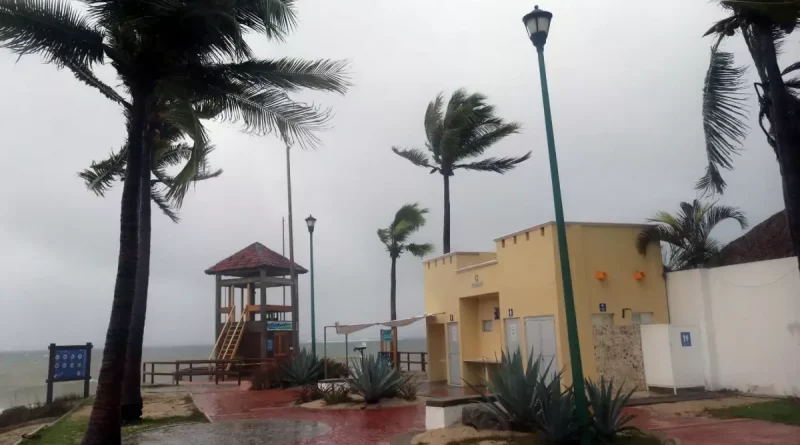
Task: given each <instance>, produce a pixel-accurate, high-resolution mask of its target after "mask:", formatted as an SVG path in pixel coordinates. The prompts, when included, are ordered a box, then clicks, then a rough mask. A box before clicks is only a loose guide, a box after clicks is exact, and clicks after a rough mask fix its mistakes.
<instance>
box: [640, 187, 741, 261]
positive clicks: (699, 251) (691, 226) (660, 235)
mask: <svg viewBox="0 0 800 445" xmlns="http://www.w3.org/2000/svg"><path fill="white" fill-rule="evenodd" d="M680 208H681V209H680V211H678V213H676V214H675V215H673V214H671V213H669V212H658V213H656V214H655V215H654V216H653V217H652V218H649V219H648V220H647V221H648V222H653V223H656V225H654V226H650V227H648V228H646V229H644V230H643V231H642V232H641V233H640V234H639V237H638V238H637V239H636V249H637V250H638V251H639V253H640V254H642V255H645V254H646V253H647V246H648V245H649V244H650V243H654V242H658V243H665V244H666V245H667V251H666V252H665V261H664V262H665V263H666V264H665V265H666V266H667V267H668V268H669V269H670V270H683V269H694V268H697V267H703V266H706V265H708V263H709V261H710V260H711V259H713V258H714V257H715V256H717V254H719V252H720V250H721V249H722V247H723V246H722V245H721V244H720V243H719V241H717V240H715V239H713V238H711V231H712V230H714V227H716V226H717V224H719V223H721V222H722V221H725V220H727V219H733V220H735V221H736V222H738V223H739V226H740V227H741V228H742V230H744V229H746V228H747V218H746V217H745V216H744V213H742V211H741V210H739V209H738V208H737V207H729V206H724V205H717V204H715V203H711V204H702V203H701V202H700V201H698V200H696V199H695V200H694V201H692V203H688V202H681V205H680Z"/></svg>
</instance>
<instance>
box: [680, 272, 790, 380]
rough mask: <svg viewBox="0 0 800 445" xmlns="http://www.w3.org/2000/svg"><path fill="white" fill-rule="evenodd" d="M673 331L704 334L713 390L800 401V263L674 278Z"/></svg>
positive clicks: (707, 374) (706, 369)
mask: <svg viewBox="0 0 800 445" xmlns="http://www.w3.org/2000/svg"><path fill="white" fill-rule="evenodd" d="M667 298H668V301H669V313H670V323H673V324H676V325H692V326H698V327H699V328H700V335H701V337H702V344H703V345H704V348H705V360H704V362H705V363H704V373H705V384H706V388H708V389H712V390H716V389H723V388H726V389H736V390H739V391H746V392H752V393H754V394H764V395H779V396H780V395H788V394H794V395H800V272H798V267H797V257H791V258H784V259H780V260H771V261H760V262H756V263H747V264H739V265H735V266H726V267H718V268H713V269H695V270H687V271H681V272H670V273H668V274H667Z"/></svg>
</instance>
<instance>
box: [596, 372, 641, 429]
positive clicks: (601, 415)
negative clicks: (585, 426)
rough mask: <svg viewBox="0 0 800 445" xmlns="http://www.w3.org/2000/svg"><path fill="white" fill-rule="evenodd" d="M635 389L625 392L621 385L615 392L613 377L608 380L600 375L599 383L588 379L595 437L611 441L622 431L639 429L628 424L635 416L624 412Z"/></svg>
mask: <svg viewBox="0 0 800 445" xmlns="http://www.w3.org/2000/svg"><path fill="white" fill-rule="evenodd" d="M633 391H634V390H630V391H629V392H627V393H623V392H622V388H621V387H620V388H617V391H616V392H614V381H613V379H608V380H606V379H605V377H600V383H599V384H596V383H595V382H593V381H591V380H588V379H587V380H586V397H587V398H588V399H589V406H590V407H591V409H592V419H591V422H592V433H593V435H594V437H595V438H597V439H598V440H600V441H602V442H605V443H610V442H613V441H614V439H615V438H616V437H617V436H618V435H619V434H620V433H625V432H631V431H638V429H637V428H636V427H634V426H630V425H627V424H628V422H630V421H631V420H633V418H634V416H633V415H631V414H624V413H623V412H622V410H623V408H625V405H626V404H627V403H628V400H630V398H631V396H632V395H633Z"/></svg>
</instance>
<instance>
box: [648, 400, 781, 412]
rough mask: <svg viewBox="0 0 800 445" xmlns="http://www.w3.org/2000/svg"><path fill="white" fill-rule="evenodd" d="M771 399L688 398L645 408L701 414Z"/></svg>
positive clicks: (656, 410)
mask: <svg viewBox="0 0 800 445" xmlns="http://www.w3.org/2000/svg"><path fill="white" fill-rule="evenodd" d="M769 400H771V399H767V398H763V397H743V396H732V397H723V398H720V399H707V400H690V401H687V402H677V403H661V404H658V405H648V406H644V407H642V408H647V409H649V410H651V411H655V412H657V413H659V414H665V415H672V416H701V415H703V412H704V411H705V410H707V409H717V408H729V407H731V406H740V405H750V404H752V403H761V402H767V401H769Z"/></svg>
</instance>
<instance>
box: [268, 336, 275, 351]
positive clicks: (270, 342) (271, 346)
mask: <svg viewBox="0 0 800 445" xmlns="http://www.w3.org/2000/svg"><path fill="white" fill-rule="evenodd" d="M274 350H275V343H273V342H272V339H271V338H268V339H267V352H273V351H274Z"/></svg>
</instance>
